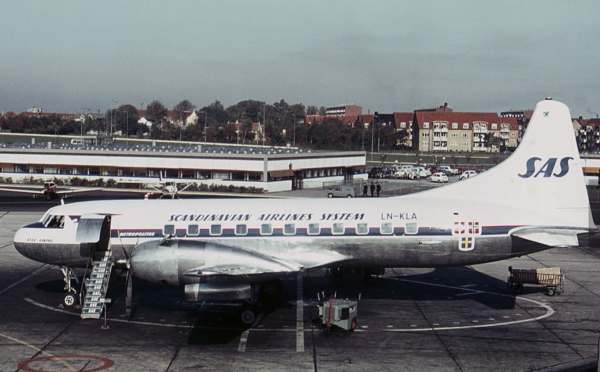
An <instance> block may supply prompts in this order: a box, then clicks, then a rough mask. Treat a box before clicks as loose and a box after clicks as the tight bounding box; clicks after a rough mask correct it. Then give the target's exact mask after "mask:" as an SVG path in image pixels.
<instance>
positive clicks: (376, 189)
mask: <svg viewBox="0 0 600 372" xmlns="http://www.w3.org/2000/svg"><path fill="white" fill-rule="evenodd" d="M369 190H370V191H371V197H372V198H373V197H375V195H377V197H379V195H380V194H381V184H380V183H379V182H377V183H373V182H371V184H370V185H368V184H366V183H365V184H364V185H363V194H362V196H363V197H364V198H366V197H368V196H369Z"/></svg>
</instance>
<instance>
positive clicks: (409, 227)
mask: <svg viewBox="0 0 600 372" xmlns="http://www.w3.org/2000/svg"><path fill="white" fill-rule="evenodd" d="M418 232H419V225H417V223H416V222H408V223H407V224H406V226H405V227H404V233H405V234H406V235H415V234H417V233H418Z"/></svg>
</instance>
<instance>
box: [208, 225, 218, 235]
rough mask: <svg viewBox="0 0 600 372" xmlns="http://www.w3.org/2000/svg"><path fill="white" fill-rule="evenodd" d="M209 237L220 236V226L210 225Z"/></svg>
mask: <svg viewBox="0 0 600 372" xmlns="http://www.w3.org/2000/svg"><path fill="white" fill-rule="evenodd" d="M210 235H221V225H210Z"/></svg>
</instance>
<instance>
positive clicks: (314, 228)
mask: <svg viewBox="0 0 600 372" xmlns="http://www.w3.org/2000/svg"><path fill="white" fill-rule="evenodd" d="M320 233H321V228H320V227H319V224H318V223H309V224H308V235H319V234H320Z"/></svg>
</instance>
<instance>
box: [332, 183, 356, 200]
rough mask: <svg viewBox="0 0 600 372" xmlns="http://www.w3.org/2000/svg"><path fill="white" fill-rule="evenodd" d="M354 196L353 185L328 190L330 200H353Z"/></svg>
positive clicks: (337, 186) (338, 186)
mask: <svg viewBox="0 0 600 372" xmlns="http://www.w3.org/2000/svg"><path fill="white" fill-rule="evenodd" d="M354 196H355V194H354V186H353V185H336V186H332V187H330V188H329V189H328V190H327V197H328V198H353V197H354Z"/></svg>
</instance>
